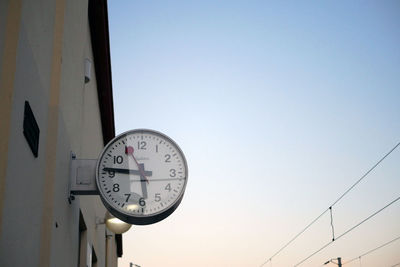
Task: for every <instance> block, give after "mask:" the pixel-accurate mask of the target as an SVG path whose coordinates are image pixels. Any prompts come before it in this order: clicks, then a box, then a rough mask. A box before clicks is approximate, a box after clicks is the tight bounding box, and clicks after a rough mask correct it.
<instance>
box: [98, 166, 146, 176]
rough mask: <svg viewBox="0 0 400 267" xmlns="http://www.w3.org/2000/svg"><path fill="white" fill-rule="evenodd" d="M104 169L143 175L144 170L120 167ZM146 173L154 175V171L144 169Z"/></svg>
mask: <svg viewBox="0 0 400 267" xmlns="http://www.w3.org/2000/svg"><path fill="white" fill-rule="evenodd" d="M103 171H113V172H119V173H125V174H135V175H141V174H142V172H141V171H139V170H130V169H119V168H107V167H106V168H103ZM144 174H145V175H147V176H152V175H153V172H152V171H144Z"/></svg>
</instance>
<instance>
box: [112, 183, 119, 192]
mask: <svg viewBox="0 0 400 267" xmlns="http://www.w3.org/2000/svg"><path fill="white" fill-rule="evenodd" d="M113 191H114V192H119V184H113Z"/></svg>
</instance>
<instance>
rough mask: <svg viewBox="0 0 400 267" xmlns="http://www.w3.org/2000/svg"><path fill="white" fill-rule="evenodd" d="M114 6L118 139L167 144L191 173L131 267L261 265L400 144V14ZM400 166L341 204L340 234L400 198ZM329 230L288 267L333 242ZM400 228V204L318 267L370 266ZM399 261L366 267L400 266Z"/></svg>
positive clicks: (364, 7) (127, 255) (315, 235)
mask: <svg viewBox="0 0 400 267" xmlns="http://www.w3.org/2000/svg"><path fill="white" fill-rule="evenodd" d="M108 6H109V24H110V37H111V40H110V41H111V42H110V45H111V54H112V70H113V73H112V75H113V90H114V106H115V119H116V129H117V133H121V132H123V131H126V130H129V129H135V128H150V129H155V130H158V131H161V132H164V133H165V134H167V135H169V136H170V137H171V138H173V139H174V140H175V141H176V142H177V143H178V144H179V145H180V146H181V148H182V150H183V151H184V153H185V155H186V158H187V161H188V164H189V183H188V187H187V190H186V193H185V197H184V199H183V202H182V204H181V206H180V207H179V208H178V210H177V211H176V212H175V213H174V214H173V215H171V216H170V217H169V218H167V219H166V220H165V221H162V222H160V223H158V224H155V225H151V226H146V227H132V230H130V232H129V233H127V234H125V235H124V257H123V258H122V260H120V265H121V266H129V264H128V263H129V262H135V263H137V264H140V265H141V266H145V267H148V266H259V265H260V264H261V263H263V262H264V261H265V260H267V259H268V257H270V256H271V255H272V254H274V253H275V252H276V251H277V250H278V249H279V248H280V247H281V246H282V245H283V244H285V242H287V241H288V240H289V239H290V238H291V237H293V236H294V235H295V234H297V233H298V232H299V231H300V230H301V229H302V228H303V227H304V226H306V225H307V224H308V223H309V222H310V221H311V220H312V219H313V218H315V217H316V216H317V215H318V214H319V213H321V212H322V211H323V210H324V209H325V208H327V207H329V205H330V204H332V202H333V201H334V200H336V199H337V198H338V197H339V196H340V194H341V193H343V192H344V191H345V190H346V189H347V188H348V187H349V186H351V184H352V183H354V182H355V181H356V180H357V179H358V178H359V177H361V175H362V174H363V173H364V172H365V171H367V170H368V168H370V167H371V166H373V164H375V163H376V162H377V161H378V160H379V159H380V157H382V156H383V155H384V154H385V153H386V152H388V151H389V150H390V149H391V148H392V147H393V146H394V145H396V144H397V143H398V142H399V141H400V116H399V115H400V105H399V97H400V16H399V14H400V3H399V2H398V1H384V2H382V1H353V2H351V3H349V2H348V1H339V2H337V1H326V2H311V1H305V2H301V3H300V2H297V1H285V2H283V1H279V2H277V1H275V2H272V1H136V0H135V1H109V3H108ZM399 160H400V150H399V151H397V150H396V151H394V152H393V154H392V155H391V156H390V157H389V158H388V159H387V160H385V161H384V163H383V164H382V166H379V168H378V169H377V170H376V171H375V172H373V173H371V175H370V176H368V177H367V179H365V181H363V183H361V184H360V185H359V186H357V187H356V188H355V189H354V191H352V192H351V193H350V194H349V195H348V196H346V198H344V199H343V201H341V202H340V203H338V205H337V209H336V208H335V210H334V212H335V213H334V214H335V217H334V219H335V224H336V228H337V229H336V230H337V232H338V233H340V232H343V231H344V230H346V229H347V228H349V227H350V226H351V225H354V224H355V223H357V222H359V221H361V220H362V219H363V218H365V217H367V216H368V215H370V214H371V213H373V212H374V211H375V210H377V209H379V208H380V207H382V206H384V205H385V204H386V203H388V202H389V201H391V200H393V199H394V198H396V197H398V196H399V195H400V191H399V188H400V181H399V174H400V167H399V166H398V165H399V164H398V162H399ZM328 219H329V218H323V219H322V221H321V223H320V224H318V225H316V226H315V229H311V230H310V231H309V232H307V233H306V234H305V236H302V237H301V238H299V240H298V242H297V240H296V242H294V244H293V246H290V247H288V249H287V250H284V251H283V252H282V254H280V255H279V256H277V257H276V259H274V261H273V263H274V265H273V266H287V265H294V264H295V263H296V262H298V261H299V260H301V259H302V258H304V257H306V256H307V255H308V254H310V253H311V252H313V251H315V250H316V249H317V248H318V247H319V245H320V244H323V243H324V241H329V238H331V237H330V228H329V227H330V221H329V220H328ZM399 225H400V203H399V204H397V203H396V204H394V205H393V206H391V207H390V208H388V210H387V211H385V213H383V214H382V215H381V216H380V217H377V219H375V220H374V221H372V222H371V223H368V224H367V223H365V226H363V227H360V229H359V230H357V231H355V232H354V233H352V234H349V235H348V236H346V237H345V238H343V239H344V241H341V242H339V241H338V242H335V243H334V244H333V245H332V246H331V247H330V248H329V249H327V250H326V251H323V253H321V254H318V255H316V256H315V257H313V258H311V259H310V262H307V263H305V266H312V265H315V266H318V265H320V264H322V263H324V262H325V261H326V260H328V259H330V258H333V257H337V256H340V255H342V257H343V258H353V257H355V256H358V255H360V254H362V252H365V251H367V250H368V249H371V248H373V247H374V246H378V245H379V244H381V243H384V242H385V241H387V240H390V239H391V238H392V237H393V238H394V237H396V235H397V236H398V235H400V227H399ZM371 233H373V235H372V234H371ZM139 244H140V245H139ZM296 246H297V247H296ZM399 250H400V241H399V242H398V243H394V244H393V245H391V247H389V246H388V248H385V249H382V251H381V252H379V253H382V254H379V253H378V252H377V254H372V255H368V258H366V259H365V260H364V259H363V266H376V265H377V262H379V264H382V262H383V259H384V260H385V261H384V262H383V265H380V266H386V265H388V266H390V264H395V263H397V262H399V261H400V257H399V255H398V253H396V252H395V251H397V252H398V251H399ZM385 253H386V254H385ZM156 255H158V256H156ZM396 261H397V262H396ZM268 264H270V263H268ZM308 264H310V265H308ZM354 264H356V265H354V266H359V262H354ZM385 264H386V265H385ZM349 266H350V265H349Z"/></svg>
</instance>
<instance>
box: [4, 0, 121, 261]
mask: <svg viewBox="0 0 400 267" xmlns="http://www.w3.org/2000/svg"><path fill="white" fill-rule="evenodd" d="M0 2H1V3H0V49H1V50H0V51H3V50H4V43H5V39H6V36H5V24H4V23H3V22H4V20H5V19H4V17H7V16H6V15H7V14H5V12H7V10H8V9H7V7H8V4H9V2H8V1H4V0H1V1H0ZM21 3H22V5H21V12H20V21H21V22H20V26H19V28H18V31H19V33H18V43H17V56H16V68H15V79H14V88H13V91H12V105H11V119H10V127H9V148H8V151H7V155H6V163H7V168H6V171H5V173H6V175H5V178H4V177H3V181H4V192H5V193H4V196H3V200H2V201H3V205H2V208H1V209H0V212H1V213H2V221H1V229H0V231H1V232H0V266H41V265H42V264H43V262H45V263H46V262H48V263H49V265H50V266H77V265H78V255H79V212H80V211H81V212H82V214H83V218H84V220H85V223H86V226H87V241H88V243H90V244H91V245H92V246H93V248H94V250H95V251H96V256H97V260H98V261H97V265H96V266H99V267H102V266H106V252H107V246H106V229H105V226H104V225H96V220H97V219H99V218H103V217H104V214H105V211H106V210H105V208H104V206H103V205H102V203H101V201H100V199H99V197H98V196H81V197H76V199H75V200H74V201H72V203H71V204H70V203H69V202H68V194H69V191H68V189H69V166H70V154H71V152H74V153H75V154H76V155H77V157H78V158H92V159H93V158H97V156H98V155H99V153H100V151H101V149H102V148H103V137H102V131H101V121H100V115H99V103H98V97H97V87H96V77H95V69H94V64H92V72H91V74H92V78H91V81H90V82H89V83H87V84H85V82H84V61H85V58H88V59H90V60H91V62H93V55H92V49H91V42H90V32H89V24H88V16H87V14H88V10H87V8H88V1H85V0H68V1H63V0H61V1H51V0H36V1H28V0H25V1H21ZM56 5H57V8H58V13H57V14H56ZM3 7H5V9H3ZM60 8H61V12H60ZM5 10H6V11H5ZM60 13H62V14H63V16H62V15H60ZM57 20H58V22H60V21H61V23H62V32H61V33H62V35H61V37H60V36H58V37H57V34H59V33H60V32H59V31H57V27H55V23H56V22H57ZM57 41H59V42H61V43H58V44H59V46H60V47H61V49H62V50H61V52H60V53H61V54H60V56H61V58H60V62H61V65H60V66H59V67H60V70H61V75H59V78H58V79H57V77H56V79H55V78H54V75H56V74H55V73H56V72H55V71H54V64H55V62H56V63H57V60H55V58H54V57H55V56H57V51H55V48H57ZM0 60H3V57H1V58H0ZM0 65H3V64H0ZM1 71H2V70H1V69H0V73H1ZM54 79H55V80H54ZM52 82H53V83H52ZM51 90H58V93H59V97H58V102H57V103H55V104H56V105H55V106H52V105H51V102H50V100H51V94H50V92H51ZM53 96H54V92H53ZM25 100H27V101H29V103H30V105H31V107H32V110H33V112H34V115H35V117H36V120H37V123H38V125H39V128H40V141H39V156H38V157H37V158H35V157H34V156H33V154H32V152H31V150H30V148H29V146H28V144H27V142H26V140H25V137H24V136H23V132H22V123H23V112H24V102H25ZM51 112H55V113H56V114H55V115H56V116H55V117H56V118H57V119H56V120H54V119H53V120H50V119H49V118H50V115H54V114H50V113H51ZM49 120H50V121H49ZM54 121H55V122H56V129H51V122H54ZM53 133H55V134H56V139H55V140H56V148H55V149H51V148H50V149H49V147H47V146H48V145H49V142H47V141H48V136H47V134H53ZM49 151H55V153H54V154H55V155H46V153H49ZM52 158H54V160H53V161H52ZM49 159H50V160H49ZM50 164H54V168H55V171H54V175H51V176H50V178H49V177H48V174H49V173H51V171H49V165H50ZM50 167H51V166H50ZM50 170H51V168H50ZM46 175H47V176H46ZM46 177H47V178H46ZM46 179H47V180H46ZM49 179H52V180H51V182H52V183H48V181H49ZM49 184H50V185H49ZM49 192H51V193H50V194H49ZM46 196H47V197H50V199H52V201H53V202H52V205H51V206H52V207H53V208H52V210H45V209H44V207H45V206H44V203H46V202H45V201H46ZM46 207H47V206H46ZM47 214H50V215H51V218H50V221H49V222H50V223H46V220H45V217H46V215H47ZM43 229H44V230H45V234H46V236H47V237H49V242H50V249H49V250H46V249H44V248H45V246H43V243H45V241H44V239H45V238H46V237H44V235H43ZM108 235H111V238H112V240H114V239H113V235H112V234H111V233H108ZM110 248H111V251H109V253H111V256H109V257H108V258H109V259H110V258H112V259H115V260H113V261H112V263H111V264H112V265H109V266H116V265H117V261H116V255H115V254H116V250H115V242H111V247H110ZM46 257H48V261H46V260H43V258H46Z"/></svg>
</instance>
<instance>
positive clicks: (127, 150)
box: [125, 146, 149, 183]
mask: <svg viewBox="0 0 400 267" xmlns="http://www.w3.org/2000/svg"><path fill="white" fill-rule="evenodd" d="M133 151H134V149H133V147H132V146H126V147H125V154H127V155H131V156H132V158H133V160H134V161H135V163H136V165H137V167H138V169H139V172H140V174H142V176H143V177H144V179H146V182H147V183H149V179H147V177H146V175H144V171H143V170H142V168H140V166H139V162H138V161H137V160H136V158H135V156H134V155H133Z"/></svg>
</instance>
